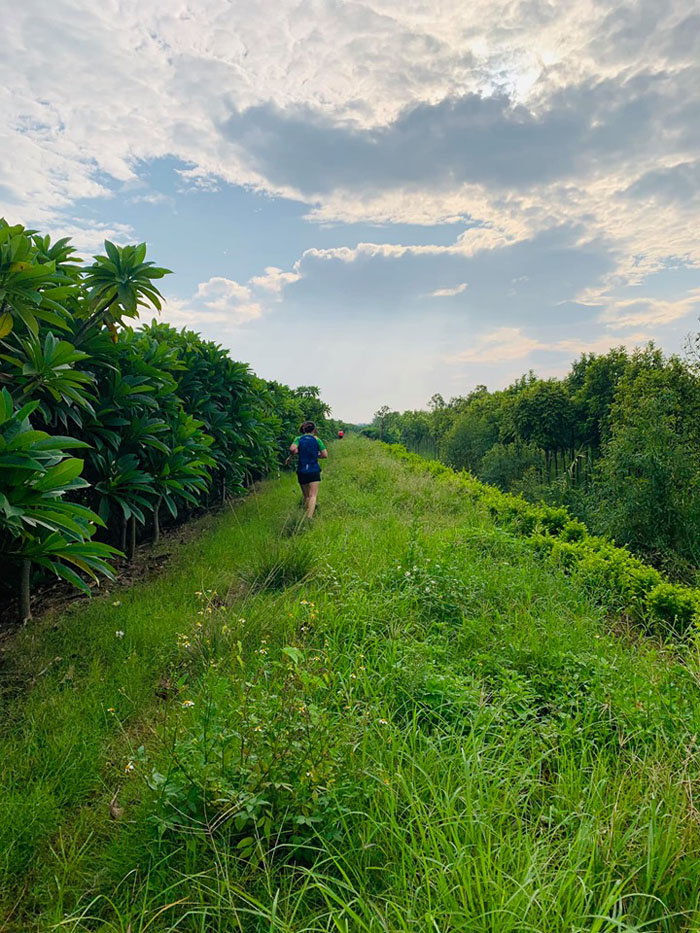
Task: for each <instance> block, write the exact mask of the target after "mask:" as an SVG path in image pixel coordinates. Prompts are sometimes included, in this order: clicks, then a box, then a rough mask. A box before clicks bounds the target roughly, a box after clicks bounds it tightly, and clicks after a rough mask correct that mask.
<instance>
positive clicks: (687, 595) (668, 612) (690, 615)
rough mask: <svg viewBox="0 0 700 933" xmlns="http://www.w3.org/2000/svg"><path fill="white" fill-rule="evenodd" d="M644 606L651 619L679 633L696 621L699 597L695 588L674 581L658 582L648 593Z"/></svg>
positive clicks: (686, 629) (699, 609)
mask: <svg viewBox="0 0 700 933" xmlns="http://www.w3.org/2000/svg"><path fill="white" fill-rule="evenodd" d="M646 606H647V608H648V610H649V612H650V614H651V617H652V619H653V620H656V621H657V622H658V623H660V624H664V623H666V624H668V625H670V627H671V629H672V630H673V631H674V632H676V633H678V634H679V635H683V634H685V633H686V632H687V631H688V629H689V628H690V627H691V626H692V625H693V624H695V623H697V622H698V613H699V611H700V598H699V596H698V593H697V592H696V591H695V590H691V589H690V588H689V587H687V586H679V585H678V584H675V583H658V584H657V585H656V586H655V587H654V588H653V589H652V590H651V592H650V593H649V594H648V596H647V598H646Z"/></svg>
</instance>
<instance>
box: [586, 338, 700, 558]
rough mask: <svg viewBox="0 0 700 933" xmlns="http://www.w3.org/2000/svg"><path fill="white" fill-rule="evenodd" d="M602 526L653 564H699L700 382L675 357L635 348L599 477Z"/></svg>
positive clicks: (598, 516) (598, 509)
mask: <svg viewBox="0 0 700 933" xmlns="http://www.w3.org/2000/svg"><path fill="white" fill-rule="evenodd" d="M595 479H596V482H595V492H596V496H597V506H596V512H595V518H596V521H597V525H598V527H599V529H600V530H602V531H605V532H606V533H608V534H610V535H611V536H614V537H615V539H616V540H617V541H618V542H619V543H622V544H627V545H629V546H630V547H632V548H633V549H634V550H636V551H638V552H640V553H643V554H645V555H646V556H647V557H649V558H650V559H652V560H654V561H655V562H656V563H663V562H665V561H668V560H669V559H672V557H673V553H676V554H678V555H680V556H681V557H682V558H683V559H684V560H686V561H689V562H690V563H692V564H693V565H695V566H697V564H698V562H699V561H700V380H699V379H698V377H697V376H696V375H695V374H694V373H693V372H691V371H690V370H688V368H687V367H686V366H684V365H683V364H682V362H681V361H680V360H679V359H678V358H677V357H671V358H670V359H668V360H663V358H662V357H660V355H659V353H658V351H656V350H653V348H652V349H650V350H648V351H646V353H638V354H636V355H635V357H634V358H633V359H632V365H631V366H630V367H629V370H628V372H627V374H626V375H625V376H624V377H623V379H622V381H621V383H620V386H619V388H618V392H617V394H616V397H615V402H614V404H613V406H612V410H611V428H610V437H609V439H608V440H607V441H606V442H605V444H604V447H603V456H602V459H601V461H600V463H599V466H598V469H597V470H596V475H595Z"/></svg>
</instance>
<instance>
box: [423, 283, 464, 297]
mask: <svg viewBox="0 0 700 933" xmlns="http://www.w3.org/2000/svg"><path fill="white" fill-rule="evenodd" d="M466 287H467V283H466V282H460V283H459V285H455V286H454V288H436V289H435V291H434V292H429V294H428V297H429V298H452V297H453V296H454V295H461V294H462V292H463V291H464V290H465V289H466Z"/></svg>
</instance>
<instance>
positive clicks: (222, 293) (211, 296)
mask: <svg viewBox="0 0 700 933" xmlns="http://www.w3.org/2000/svg"><path fill="white" fill-rule="evenodd" d="M250 294H251V293H250V289H249V288H248V286H247V285H239V284H238V282H236V281H234V280H233V279H226V278H223V277H222V276H219V275H215V276H213V277H212V278H210V279H207V281H206V282H200V283H199V285H198V287H197V295H196V297H197V298H202V299H204V303H205V304H206V305H207V306H208V307H210V308H222V307H227V306H228V305H230V304H232V303H236V302H239V301H248V300H249V299H250Z"/></svg>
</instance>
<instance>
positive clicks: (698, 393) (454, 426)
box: [365, 343, 700, 580]
mask: <svg viewBox="0 0 700 933" xmlns="http://www.w3.org/2000/svg"><path fill="white" fill-rule="evenodd" d="M689 350H690V352H689V353H688V354H687V356H686V358H684V359H681V358H679V357H678V356H669V357H667V356H665V355H664V354H663V353H662V352H661V351H660V350H659V349H658V348H655V347H654V346H653V345H649V346H647V347H646V348H644V349H638V350H635V351H634V352H631V353H630V352H628V351H626V350H625V349H624V348H616V349H613V350H610V351H609V352H608V353H607V354H605V355H595V354H584V355H583V356H581V357H580V359H578V360H576V361H575V362H574V363H573V365H572V367H571V370H570V372H569V373H568V375H567V376H566V377H564V378H563V379H546V380H545V379H538V378H537V377H536V376H535V374H534V373H532V372H530V373H528V374H527V375H525V376H523V377H522V378H521V379H518V380H517V381H516V382H515V383H513V384H512V385H511V386H509V387H508V388H506V389H503V390H501V391H496V392H489V391H488V390H487V389H486V387H485V386H477V388H476V389H475V390H474V391H473V392H471V393H470V394H469V395H467V396H466V397H460V398H453V399H451V400H450V401H449V402H445V400H444V399H443V398H442V397H441V396H439V395H435V396H433V398H432V399H431V400H430V403H429V405H428V409H427V410H425V411H422V410H421V411H405V412H403V413H399V412H392V411H390V410H389V408H388V407H387V406H384V407H383V408H382V409H380V410H379V411H378V412H377V413H376V415H375V417H374V420H373V423H372V425H371V426H370V427H369V428H366V429H365V433H367V434H369V435H370V436H373V437H379V438H382V439H383V440H386V441H389V442H399V443H402V444H405V445H406V446H407V447H408V448H409V449H410V450H413V451H415V452H417V453H421V454H423V455H426V456H431V457H436V458H438V459H441V460H442V461H443V462H445V463H447V464H448V465H450V466H452V467H454V468H455V469H458V470H462V469H464V470H469V471H470V472H471V473H473V474H474V475H475V476H477V477H479V478H480V479H481V480H483V481H485V482H487V483H491V484H493V485H496V486H498V487H500V488H501V489H503V490H505V491H509V492H515V493H522V494H523V495H524V496H525V497H526V498H527V499H530V500H532V501H539V500H544V501H546V502H548V503H550V504H564V505H567V506H568V508H569V509H570V511H571V512H573V513H574V514H575V515H576V516H577V517H579V518H581V519H583V520H584V521H585V522H586V523H587V524H588V526H589V527H590V528H591V530H592V531H594V532H596V533H598V534H605V535H608V536H609V537H611V538H614V539H615V540H616V541H617V542H618V543H619V544H625V545H628V546H629V547H631V549H632V550H634V551H635V552H636V553H638V554H640V555H642V556H643V557H645V558H646V559H647V560H651V561H652V562H653V563H655V564H656V565H657V566H661V567H663V569H665V570H666V571H668V572H670V573H671V574H673V575H675V576H677V577H680V578H683V579H686V580H694V578H695V573H696V569H697V568H698V566H700V376H699V373H700V367H698V352H697V344H695V343H693V344H692V345H691V346H690V347H689Z"/></svg>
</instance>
